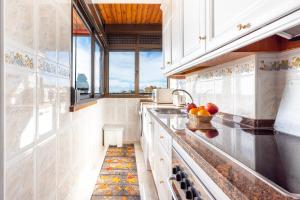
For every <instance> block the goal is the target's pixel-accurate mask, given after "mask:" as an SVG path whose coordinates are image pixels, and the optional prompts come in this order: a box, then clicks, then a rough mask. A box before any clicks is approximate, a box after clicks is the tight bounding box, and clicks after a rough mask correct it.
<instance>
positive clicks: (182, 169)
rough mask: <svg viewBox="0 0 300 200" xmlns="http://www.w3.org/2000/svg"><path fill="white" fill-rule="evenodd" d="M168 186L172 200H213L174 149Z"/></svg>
mask: <svg viewBox="0 0 300 200" xmlns="http://www.w3.org/2000/svg"><path fill="white" fill-rule="evenodd" d="M168 185H169V188H170V191H171V193H172V197H173V199H174V200H186V199H192V200H215V198H214V197H213V195H212V194H211V193H210V192H209V191H208V189H207V188H206V186H205V185H204V184H203V183H202V182H201V181H200V180H199V179H198V178H197V176H196V174H195V173H194V172H193V171H192V169H191V168H190V167H189V165H188V164H187V163H186V162H185V161H184V159H183V158H182V157H181V156H180V154H179V153H178V152H177V151H176V150H175V149H174V148H173V150H172V176H171V177H170V179H169V183H168Z"/></svg>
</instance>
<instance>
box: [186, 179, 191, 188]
mask: <svg viewBox="0 0 300 200" xmlns="http://www.w3.org/2000/svg"><path fill="white" fill-rule="evenodd" d="M185 183H186V187H187V188H188V187H190V186H191V182H190V181H189V180H188V179H186V181H185Z"/></svg>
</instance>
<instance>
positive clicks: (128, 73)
mask: <svg viewBox="0 0 300 200" xmlns="http://www.w3.org/2000/svg"><path fill="white" fill-rule="evenodd" d="M134 77H135V52H133V51H121V52H116V51H112V52H109V93H123V94H125V93H129V94H134V82H135V78H134Z"/></svg>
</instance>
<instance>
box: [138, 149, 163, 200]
mask: <svg viewBox="0 0 300 200" xmlns="http://www.w3.org/2000/svg"><path fill="white" fill-rule="evenodd" d="M134 147H135V156H136V163H137V170H138V177H139V186H140V194H141V199H142V200H158V199H159V198H158V195H157V191H156V187H155V184H154V180H153V176H152V173H151V171H147V170H146V166H145V163H144V156H143V151H142V147H141V145H140V144H135V145H134Z"/></svg>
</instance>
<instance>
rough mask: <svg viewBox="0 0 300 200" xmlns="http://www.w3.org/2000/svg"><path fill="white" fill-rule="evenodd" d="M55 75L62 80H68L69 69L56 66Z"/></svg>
mask: <svg viewBox="0 0 300 200" xmlns="http://www.w3.org/2000/svg"><path fill="white" fill-rule="evenodd" d="M57 75H58V76H60V77H63V78H67V79H69V78H70V68H69V67H64V66H61V65H58V68H57Z"/></svg>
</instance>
